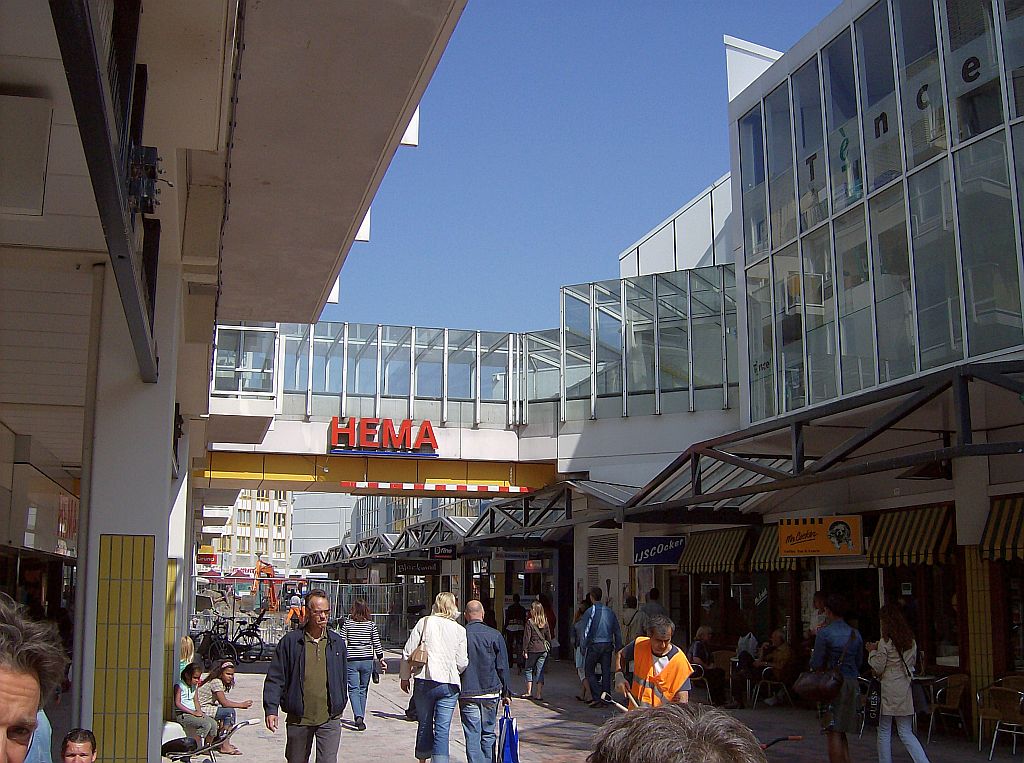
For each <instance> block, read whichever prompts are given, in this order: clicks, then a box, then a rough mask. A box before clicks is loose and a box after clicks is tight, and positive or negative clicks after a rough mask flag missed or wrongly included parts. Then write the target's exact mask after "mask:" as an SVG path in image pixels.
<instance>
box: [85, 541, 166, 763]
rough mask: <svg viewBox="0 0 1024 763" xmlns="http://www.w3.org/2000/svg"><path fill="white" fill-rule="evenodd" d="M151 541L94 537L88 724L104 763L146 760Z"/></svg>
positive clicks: (151, 573) (144, 761)
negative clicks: (92, 649)
mask: <svg viewBox="0 0 1024 763" xmlns="http://www.w3.org/2000/svg"><path fill="white" fill-rule="evenodd" d="M155 540H156V539H155V537H154V536H152V535H101V536H100V550H99V578H98V581H97V591H96V670H95V672H94V674H93V720H92V723H93V731H94V732H95V734H96V738H97V741H98V742H99V747H100V749H101V750H102V751H103V760H105V761H112V762H114V761H116V762H117V763H146V760H147V750H148V748H149V682H150V670H151V668H152V661H151V659H150V643H151V641H152V638H153V554H154V544H155Z"/></svg>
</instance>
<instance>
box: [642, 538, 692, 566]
mask: <svg viewBox="0 0 1024 763" xmlns="http://www.w3.org/2000/svg"><path fill="white" fill-rule="evenodd" d="M685 547H686V536H684V535H648V536H638V537H636V538H633V564H635V565H662V564H666V565H669V564H670V565H672V566H673V567H674V566H676V565H677V564H679V557H680V556H682V555H683V549H684V548H685Z"/></svg>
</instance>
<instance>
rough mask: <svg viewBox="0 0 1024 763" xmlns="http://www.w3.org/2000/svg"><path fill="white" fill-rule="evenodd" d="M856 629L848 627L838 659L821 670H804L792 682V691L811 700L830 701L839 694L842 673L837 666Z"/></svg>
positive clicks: (844, 654) (852, 639)
mask: <svg viewBox="0 0 1024 763" xmlns="http://www.w3.org/2000/svg"><path fill="white" fill-rule="evenodd" d="M856 635H857V631H855V630H853V629H852V628H851V629H850V639H849V640H848V641H847V642H846V646H844V647H843V653H842V654H841V655H839V660H838V661H837V662H836V663H835V664H834V665H833V666H832V667H831V668H825V669H823V670H805V671H804V672H803V673H801V674H800V675H799V676H798V677H797V679H796V681H795V682H794V683H793V691H795V692H796V693H797V694H799V695H800V696H801V697H803V698H804V699H806V700H810V701H812V702H831V701H832V700H834V699H835V698H836V697H838V696H839V690H840V689H841V688H842V686H843V674H842V673H841V672H840V670H839V668H840V666H841V665H842V664H843V660H844V659H846V650H847V649H849V648H850V644H852V643H853V642H854V638H855V636H856Z"/></svg>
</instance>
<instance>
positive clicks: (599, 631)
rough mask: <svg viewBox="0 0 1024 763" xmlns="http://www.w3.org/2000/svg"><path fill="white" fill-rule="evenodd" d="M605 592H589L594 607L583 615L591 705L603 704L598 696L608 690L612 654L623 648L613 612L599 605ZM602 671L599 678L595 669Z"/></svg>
mask: <svg viewBox="0 0 1024 763" xmlns="http://www.w3.org/2000/svg"><path fill="white" fill-rule="evenodd" d="M603 594H604V592H603V591H602V590H601V588H600V587H599V586H594V587H593V588H591V589H590V600H591V601H592V602H593V605H592V606H591V607H590V609H588V610H587V614H586V615H584V616H583V623H584V626H583V669H584V671H585V672H586V674H587V681H588V682H589V683H590V696H591V701H590V706H591V707H598V706H601V705H603V704H604V701H603V700H602V699H601V696H602V695H603V694H604V693H606V692H609V691H611V688H612V687H611V681H612V655H613V654H614V653H615V652H617V651H619V650H620V649H622V631H621V630H620V629H619V621H618V619H617V618H616V617H615V613H614V612H612V611H611V610H610V609H609V608H608V607H606V606H605V605H604V604H602V603H601V598H602V596H603ZM598 666H600V668H601V679H600V681H599V680H598V678H597V668H598Z"/></svg>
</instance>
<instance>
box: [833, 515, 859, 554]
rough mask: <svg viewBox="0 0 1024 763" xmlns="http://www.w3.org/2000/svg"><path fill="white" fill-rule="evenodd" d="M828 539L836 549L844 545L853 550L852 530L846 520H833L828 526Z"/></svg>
mask: <svg viewBox="0 0 1024 763" xmlns="http://www.w3.org/2000/svg"><path fill="white" fill-rule="evenodd" d="M828 539H829V540H830V541H832V545H833V546H835V547H836V550H837V551H838V550H839V549H841V548H842V547H843V546H844V545H845V546H846V547H847V548H848V549H850V550H851V551H852V550H853V531H852V530H851V529H850V525H848V524H847V523H846V522H843V521H838V522H833V523H832V525H831V526H830V527H829V528H828Z"/></svg>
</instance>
